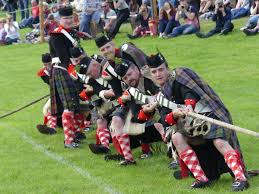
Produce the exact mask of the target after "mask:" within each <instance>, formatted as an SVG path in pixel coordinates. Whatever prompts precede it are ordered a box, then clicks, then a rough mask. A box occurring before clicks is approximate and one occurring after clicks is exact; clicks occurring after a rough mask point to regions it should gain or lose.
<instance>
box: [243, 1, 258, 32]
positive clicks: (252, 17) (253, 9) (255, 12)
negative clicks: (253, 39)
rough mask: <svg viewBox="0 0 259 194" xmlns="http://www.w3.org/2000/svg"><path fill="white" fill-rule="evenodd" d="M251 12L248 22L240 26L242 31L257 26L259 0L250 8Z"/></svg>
mask: <svg viewBox="0 0 259 194" xmlns="http://www.w3.org/2000/svg"><path fill="white" fill-rule="evenodd" d="M250 14H251V15H250V18H249V19H248V22H247V24H246V25H245V26H244V27H242V28H240V30H241V31H243V30H244V29H246V28H248V29H252V28H255V27H256V25H257V21H258V19H259V0H254V3H253V5H252V6H251V8H250Z"/></svg>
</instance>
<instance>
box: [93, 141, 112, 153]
mask: <svg viewBox="0 0 259 194" xmlns="http://www.w3.org/2000/svg"><path fill="white" fill-rule="evenodd" d="M89 148H90V150H91V151H92V152H93V153H94V154H108V153H109V152H110V149H109V148H107V147H105V146H103V145H97V144H93V143H91V144H89Z"/></svg>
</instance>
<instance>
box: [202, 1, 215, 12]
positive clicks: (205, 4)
mask: <svg viewBox="0 0 259 194" xmlns="http://www.w3.org/2000/svg"><path fill="white" fill-rule="evenodd" d="M214 3H215V0H201V3H200V10H199V14H204V13H206V12H208V11H209V8H210V7H211V6H213V5H214Z"/></svg>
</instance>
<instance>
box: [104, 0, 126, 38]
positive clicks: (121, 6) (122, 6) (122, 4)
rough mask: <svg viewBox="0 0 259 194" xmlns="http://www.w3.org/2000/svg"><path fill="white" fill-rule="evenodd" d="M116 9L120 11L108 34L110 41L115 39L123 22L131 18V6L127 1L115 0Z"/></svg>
mask: <svg viewBox="0 0 259 194" xmlns="http://www.w3.org/2000/svg"><path fill="white" fill-rule="evenodd" d="M113 5H114V8H115V9H117V10H118V12H117V18H116V20H115V22H114V24H113V26H112V28H111V30H110V32H109V33H108V37H109V38H110V39H113V38H115V36H116V34H117V33H118V32H119V29H120V26H121V24H122V23H123V22H125V21H127V19H128V18H129V16H130V11H129V6H128V4H127V3H126V1H125V0H113Z"/></svg>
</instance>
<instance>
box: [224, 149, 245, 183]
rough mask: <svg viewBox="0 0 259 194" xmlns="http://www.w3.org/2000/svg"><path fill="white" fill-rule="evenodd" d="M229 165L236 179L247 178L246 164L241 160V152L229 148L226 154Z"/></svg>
mask: <svg viewBox="0 0 259 194" xmlns="http://www.w3.org/2000/svg"><path fill="white" fill-rule="evenodd" d="M224 158H225V161H226V163H227V165H228V167H229V168H230V169H231V170H232V172H233V173H234V175H235V180H243V181H244V180H246V177H245V173H244V165H243V163H242V161H241V158H240V154H239V153H238V152H237V151H236V150H229V151H227V152H226V153H225V154H224Z"/></svg>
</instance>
